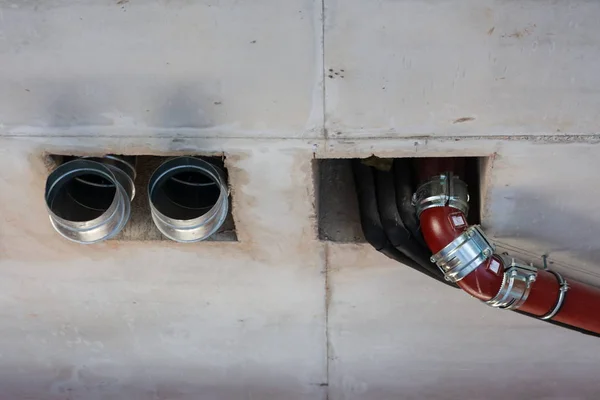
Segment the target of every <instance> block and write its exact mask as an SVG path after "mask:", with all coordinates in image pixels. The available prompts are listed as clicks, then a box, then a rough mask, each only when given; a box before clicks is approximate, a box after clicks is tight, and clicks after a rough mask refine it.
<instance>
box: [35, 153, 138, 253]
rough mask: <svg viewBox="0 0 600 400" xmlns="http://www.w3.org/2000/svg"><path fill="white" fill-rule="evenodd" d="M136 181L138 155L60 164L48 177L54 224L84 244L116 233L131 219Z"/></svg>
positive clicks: (48, 202) (50, 213) (69, 236)
mask: <svg viewBox="0 0 600 400" xmlns="http://www.w3.org/2000/svg"><path fill="white" fill-rule="evenodd" d="M134 180H135V157H125V156H111V155H109V156H105V157H90V158H77V159H74V160H72V161H68V162H66V163H64V164H62V165H60V166H59V167H57V168H56V169H55V170H54V171H53V172H52V173H51V174H50V175H49V176H48V178H47V180H46V191H45V200H46V206H47V209H48V214H49V216H50V222H51V223H52V226H53V227H54V229H55V230H56V231H57V232H58V233H60V234H61V235H62V236H63V237H65V238H67V239H69V240H72V241H74V242H77V243H83V244H91V243H97V242H100V241H103V240H106V239H109V238H111V237H113V236H115V235H116V234H118V233H119V232H120V231H121V230H122V229H123V227H124V226H125V224H126V223H127V221H128V220H129V215H130V213H131V200H132V199H133V197H134V195H135V186H134Z"/></svg>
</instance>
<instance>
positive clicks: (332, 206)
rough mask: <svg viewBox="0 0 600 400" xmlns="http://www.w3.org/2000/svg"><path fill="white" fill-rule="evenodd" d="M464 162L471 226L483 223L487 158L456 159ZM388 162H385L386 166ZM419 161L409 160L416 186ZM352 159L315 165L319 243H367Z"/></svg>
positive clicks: (323, 161) (319, 161) (463, 177)
mask: <svg viewBox="0 0 600 400" xmlns="http://www.w3.org/2000/svg"><path fill="white" fill-rule="evenodd" d="M456 158H460V159H462V160H464V163H465V171H466V172H465V176H461V179H463V180H464V181H465V182H466V183H467V185H468V187H469V195H470V201H469V205H470V207H469V215H468V216H467V219H468V221H469V224H478V223H480V220H481V186H482V185H481V181H482V179H483V176H482V174H481V171H486V170H487V167H486V165H487V163H488V157H487V156H486V157H456ZM388 160H389V159H384V160H383V162H384V163H385V162H387V161H388ZM416 160H417V159H416V158H410V161H411V163H410V164H411V168H412V173H413V174H414V179H413V181H414V182H417V174H418V171H417V169H418V166H417V164H418V163H417V162H416ZM351 164H352V160H351V159H317V160H315V161H314V172H315V187H316V190H315V193H316V195H317V207H316V208H317V220H318V229H319V239H320V240H323V241H330V242H337V243H362V242H365V238H364V235H363V233H362V228H361V225H360V216H359V212H358V201H357V197H356V191H355V185H354V177H353V174H352V165H351Z"/></svg>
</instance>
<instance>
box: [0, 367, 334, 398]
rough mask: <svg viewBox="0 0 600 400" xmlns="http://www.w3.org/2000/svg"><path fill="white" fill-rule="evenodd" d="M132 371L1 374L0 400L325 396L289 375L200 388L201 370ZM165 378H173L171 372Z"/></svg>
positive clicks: (240, 379)
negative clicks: (177, 374) (139, 376)
mask: <svg viewBox="0 0 600 400" xmlns="http://www.w3.org/2000/svg"><path fill="white" fill-rule="evenodd" d="M132 368H134V369H135V370H138V371H139V370H143V371H145V372H147V373H146V375H145V376H144V377H143V378H142V379H136V378H135V376H134V377H133V379H131V372H132V371H131V370H123V369H120V371H121V373H122V376H116V373H112V374H110V375H109V376H105V375H102V374H98V373H96V372H94V371H93V370H92V369H91V368H86V367H83V368H82V369H79V370H77V369H76V368H63V369H59V370H57V371H52V372H50V371H49V373H48V374H47V375H53V376H52V377H51V378H50V379H48V380H45V381H37V382H36V381H35V380H34V379H35V378H34V377H33V376H34V374H31V375H29V376H21V377H17V376H14V375H11V374H3V376H4V379H3V380H2V381H0V400H15V399H45V400H63V399H90V400H91V399H107V398H110V399H131V400H157V399H164V400H170V399H177V400H202V399H261V400H279V399H289V400H304V399H315V400H319V399H320V400H324V399H326V396H327V386H326V384H325V385H324V384H322V383H315V384H303V383H301V382H292V381H290V380H289V378H288V377H286V376H278V375H276V374H274V375H272V376H270V377H269V378H267V379H265V378H264V377H263V378H251V377H248V375H249V374H247V373H246V374H239V375H237V376H238V377H237V378H236V376H234V375H230V374H228V375H230V376H231V378H230V381H229V382H228V383H227V384H218V383H216V384H202V383H197V382H198V377H206V373H205V372H206V371H202V368H198V369H197V370H195V371H194V370H190V368H189V367H183V368H181V367H177V366H175V365H173V367H172V370H173V371H177V370H179V371H180V372H181V374H180V377H173V378H172V379H169V378H166V377H164V376H157V375H155V372H153V371H151V370H150V371H149V372H148V369H147V366H144V365H138V366H132ZM182 369H183V371H182ZM228 372H230V371H228ZM213 373H214V370H213ZM224 373H225V372H224ZM32 375H33V376H32ZM166 375H172V372H171V373H167V374H166ZM250 375H251V374H250ZM215 380H217V381H218V380H219V379H215Z"/></svg>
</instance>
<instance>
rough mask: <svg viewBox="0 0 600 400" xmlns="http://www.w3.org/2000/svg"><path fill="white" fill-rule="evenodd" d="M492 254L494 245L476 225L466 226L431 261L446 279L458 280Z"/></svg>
mask: <svg viewBox="0 0 600 400" xmlns="http://www.w3.org/2000/svg"><path fill="white" fill-rule="evenodd" d="M492 254H494V245H493V244H492V243H491V242H490V241H489V239H488V238H487V236H485V233H483V231H482V230H481V228H480V227H479V226H478V225H473V226H470V227H469V228H467V230H466V231H464V232H463V233H461V234H460V235H459V236H457V237H456V239H454V240H453V241H452V242H450V243H448V245H447V246H446V247H444V248H443V249H442V250H440V251H439V252H438V253H436V254H434V255H433V256H431V262H434V263H436V264H437V266H438V267H439V268H440V269H441V270H442V272H443V273H444V276H445V277H446V280H448V281H450V282H458V281H460V280H461V279H463V278H464V277H465V276H467V275H469V274H470V273H471V272H473V271H475V269H477V268H478V267H479V266H480V265H481V263H483V262H484V261H485V260H487V259H488V258H489V257H491V256H492Z"/></svg>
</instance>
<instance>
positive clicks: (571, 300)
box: [420, 207, 600, 334]
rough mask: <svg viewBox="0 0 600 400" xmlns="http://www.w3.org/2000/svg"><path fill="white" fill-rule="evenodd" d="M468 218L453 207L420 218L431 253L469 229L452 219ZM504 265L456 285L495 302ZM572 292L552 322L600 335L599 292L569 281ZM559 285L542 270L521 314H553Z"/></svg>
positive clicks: (481, 271) (483, 267) (482, 269)
mask: <svg viewBox="0 0 600 400" xmlns="http://www.w3.org/2000/svg"><path fill="white" fill-rule="evenodd" d="M456 216H461V217H462V218H463V221H466V220H467V219H466V217H465V215H464V214H463V213H462V212H461V211H459V210H457V209H455V208H452V207H434V208H429V209H427V210H425V211H423V213H422V214H421V216H420V220H421V230H422V232H423V237H424V238H425V242H426V243H427V245H428V246H429V249H430V250H431V251H432V253H434V254H435V253H437V252H439V251H440V250H442V249H443V248H444V247H446V246H447V245H448V244H449V243H450V242H451V241H453V240H454V239H455V238H456V237H457V236H459V235H460V234H461V233H462V232H463V231H465V230H466V229H467V225H466V224H464V225H462V226H460V227H455V224H454V223H453V222H452V217H456ZM492 259H495V260H496V261H499V262H500V268H499V270H498V271H497V272H495V271H494V270H493V269H491V268H490V264H491V262H492ZM503 272H504V266H503V265H502V261H501V260H500V259H499V258H496V257H494V258H489V259H487V261H485V262H483V263H482V264H481V265H480V266H479V267H478V268H477V269H475V271H473V272H471V273H470V274H469V275H467V276H466V277H464V278H463V279H461V280H460V281H458V282H457V284H458V286H459V287H460V288H461V289H463V290H464V291H465V292H467V293H469V294H470V295H472V296H474V297H476V298H478V299H480V300H483V301H487V300H490V299H492V298H493V297H494V296H496V294H497V293H498V291H499V290H500V287H501V285H502V276H503ZM568 284H569V290H568V291H567V292H566V297H565V300H564V303H563V305H562V307H561V308H560V311H559V312H558V314H556V315H555V316H554V317H553V318H552V320H554V321H558V322H562V323H564V324H568V325H571V326H574V327H577V328H581V329H584V330H587V331H590V332H594V333H598V334H600V289H598V288H595V287H592V286H589V285H586V284H584V283H581V282H577V281H573V280H572V279H569V280H568ZM559 294H560V284H559V282H558V279H557V277H556V276H555V275H554V274H552V273H551V272H547V271H544V270H539V271H538V272H537V277H536V280H535V282H534V283H533V284H532V286H531V291H530V293H529V296H528V297H527V300H526V301H525V302H524V303H523V304H522V305H521V306H520V307H519V310H520V311H524V312H527V313H529V314H533V315H536V316H538V317H543V316H544V315H546V314H548V313H549V312H550V311H552V310H553V309H554V307H555V305H556V304H557V302H558V299H559Z"/></svg>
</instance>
